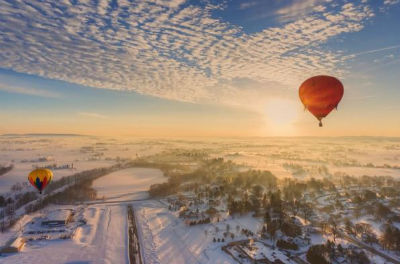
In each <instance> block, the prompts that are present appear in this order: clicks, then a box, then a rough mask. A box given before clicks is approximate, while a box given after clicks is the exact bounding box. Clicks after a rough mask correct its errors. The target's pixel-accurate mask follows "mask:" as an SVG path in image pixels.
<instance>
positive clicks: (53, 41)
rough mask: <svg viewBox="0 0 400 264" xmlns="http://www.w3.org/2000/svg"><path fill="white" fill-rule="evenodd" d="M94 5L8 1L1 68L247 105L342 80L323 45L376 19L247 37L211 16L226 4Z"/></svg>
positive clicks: (321, 19) (306, 23)
mask: <svg viewBox="0 0 400 264" xmlns="http://www.w3.org/2000/svg"><path fill="white" fill-rule="evenodd" d="M308 1H309V0H308ZM308 1H302V2H308ZM312 2H316V1H312ZM318 2H319V1H318ZM92 3H93V2H92V1H83V2H79V3H77V4H75V5H74V4H71V2H70V1H68V0H64V1H57V2H54V1H51V0H42V1H39V0H32V1H29V3H27V2H26V1H22V0H18V1H15V3H14V4H10V3H9V2H5V3H2V8H1V9H0V17H1V18H2V24H1V32H2V34H1V35H0V47H1V50H2V52H1V54H0V67H2V68H8V69H13V70H15V71H18V72H24V73H29V74H36V75H40V76H45V77H47V78H53V79H59V80H65V81H68V82H73V83H78V84H82V85H87V86H92V87H97V88H105V89H117V90H134V91H136V92H139V93H142V94H147V95H152V96H158V97H162V98H169V99H174V100H181V101H189V102H222V103H228V104H241V105H243V104H248V102H249V100H262V99H263V98H262V97H263V96H261V95H266V94H271V93H274V92H275V90H276V89H279V90H285V89H287V88H289V87H292V88H297V86H298V84H299V83H301V81H302V80H304V78H306V77H309V76H310V75H314V74H320V73H324V74H336V75H340V74H342V73H343V70H341V69H342V67H341V65H342V64H343V63H344V61H343V58H342V56H341V54H337V53H333V52H330V51H326V50H323V49H321V48H320V44H322V43H324V42H325V41H327V40H328V39H330V38H332V37H335V36H338V35H339V34H342V33H346V32H354V31H359V30H361V29H362V28H363V25H364V23H365V21H366V20H367V19H368V18H369V17H370V16H371V15H373V13H372V11H371V9H370V8H369V7H368V5H367V4H361V3H359V4H357V5H356V4H344V5H343V6H342V7H341V8H339V9H333V10H330V11H329V10H325V11H323V12H322V10H323V9H322V8H319V12H317V13H316V14H314V13H313V14H310V15H309V16H306V17H303V18H300V19H296V20H295V21H293V22H290V23H287V24H285V25H284V26H281V27H274V28H268V29H265V30H263V31H261V32H258V33H254V34H247V33H245V32H244V31H243V30H242V29H241V28H240V27H238V26H235V25H231V24H229V23H228V22H225V21H222V20H220V19H216V18H213V17H212V16H211V12H212V10H213V9H215V8H219V7H218V6H211V5H206V6H202V7H200V6H193V5H182V3H183V1H174V2H170V1H164V0H146V1H136V2H134V3H131V1H128V0H119V1H118V6H117V7H115V6H112V5H110V4H109V2H107V1H104V0H103V1H100V2H99V3H98V4H97V5H96V6H92ZM303 6H304V8H303V9H306V8H308V6H309V4H307V5H306V4H303ZM290 10H292V9H288V10H287V11H280V12H281V13H282V15H285V14H291V12H292V11H290ZM321 12H322V13H321ZM237 80H242V81H240V82H238V81H237ZM250 84H256V85H254V86H253V85H250Z"/></svg>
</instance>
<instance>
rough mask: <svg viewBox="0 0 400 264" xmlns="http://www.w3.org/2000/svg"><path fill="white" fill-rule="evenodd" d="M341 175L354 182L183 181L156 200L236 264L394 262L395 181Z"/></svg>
mask: <svg viewBox="0 0 400 264" xmlns="http://www.w3.org/2000/svg"><path fill="white" fill-rule="evenodd" d="M254 173H256V172H254ZM258 174H259V175H263V174H262V172H258ZM264 175H265V174H264ZM346 177H347V180H348V181H350V182H351V181H353V183H354V185H352V184H347V185H345V184H343V185H340V182H341V181H342V182H343V177H342V178H341V179H339V178H335V180H332V181H331V180H328V179H323V180H316V179H311V180H308V181H303V182H302V181H296V180H287V181H286V182H283V181H279V183H276V185H275V186H271V187H272V188H266V187H265V186H263V185H257V184H254V185H250V186H249V187H248V188H246V189H245V190H243V189H242V188H234V187H232V185H234V184H233V183H231V184H228V182H230V181H229V180H228V181H227V180H226V179H222V178H220V181H218V180H215V181H214V182H213V183H210V184H199V183H195V182H190V183H187V184H182V185H181V187H180V191H179V192H178V193H177V194H176V195H170V196H167V197H166V198H165V199H162V200H161V201H162V202H163V203H164V204H165V205H166V206H167V207H168V210H169V211H170V212H171V213H172V214H174V215H175V216H176V217H178V218H179V219H181V221H182V222H183V223H184V224H185V225H186V226H188V227H189V228H191V227H198V226H203V227H204V234H205V236H206V237H207V238H208V239H209V240H210V243H211V244H217V245H218V246H219V247H220V248H221V250H222V251H224V252H225V253H226V254H228V255H229V256H231V257H232V258H233V259H234V260H235V261H236V262H237V263H311V264H313V263H318V264H319V263H338V264H339V263H380V262H383V263H385V262H384V261H388V262H389V263H400V262H399V260H400V255H399V254H398V249H399V245H400V244H399V239H398V238H399V236H398V235H399V234H400V231H399V228H400V203H399V201H400V200H399V191H398V190H397V189H395V188H393V187H388V186H393V185H392V184H393V179H391V178H386V179H385V178H381V179H379V180H378V179H374V178H372V177H371V178H370V177H365V178H364V179H353V178H351V177H348V176H345V178H346ZM260 178H263V177H262V176H260ZM266 178H268V179H269V180H271V179H272V178H271V177H270V176H268V177H266ZM334 182H336V185H335V183H334ZM369 184H370V185H369ZM394 184H395V185H398V184H399V182H397V181H396V182H395V183H394Z"/></svg>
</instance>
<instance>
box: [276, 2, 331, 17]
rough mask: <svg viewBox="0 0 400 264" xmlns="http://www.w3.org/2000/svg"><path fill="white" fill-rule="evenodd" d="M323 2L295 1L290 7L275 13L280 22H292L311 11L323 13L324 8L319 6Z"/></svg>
mask: <svg viewBox="0 0 400 264" xmlns="http://www.w3.org/2000/svg"><path fill="white" fill-rule="evenodd" d="M323 2H325V0H297V1H293V2H292V3H291V4H290V5H288V6H285V7H283V8H281V9H278V10H277V11H276V12H275V13H276V15H278V16H279V20H280V21H282V22H287V21H294V20H296V19H298V18H299V17H304V16H305V15H308V14H310V13H312V12H313V11H324V10H325V7H324V6H322V5H319V4H320V3H323Z"/></svg>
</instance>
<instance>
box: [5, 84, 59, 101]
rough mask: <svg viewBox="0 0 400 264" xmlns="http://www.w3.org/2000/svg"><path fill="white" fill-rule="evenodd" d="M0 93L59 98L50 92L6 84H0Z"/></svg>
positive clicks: (56, 94)
mask: <svg viewBox="0 0 400 264" xmlns="http://www.w3.org/2000/svg"><path fill="white" fill-rule="evenodd" d="M0 91H4V92H8V93H17V94H25V95H33V96H39V97H48V98H58V97H61V96H60V94H58V93H55V92H52V91H48V90H42V89H36V88H31V87H22V86H15V85H8V84H3V83H0Z"/></svg>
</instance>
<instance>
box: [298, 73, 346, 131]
mask: <svg viewBox="0 0 400 264" xmlns="http://www.w3.org/2000/svg"><path fill="white" fill-rule="evenodd" d="M343 93H344V89H343V84H342V83H341V82H340V81H339V80H338V79H336V78H335V77H332V76H326V75H319V76H314V77H311V78H309V79H307V80H306V81H305V82H303V83H302V84H301V85H300V88H299V96H300V100H301V102H302V103H303V105H304V108H305V109H307V110H308V111H310V112H311V114H313V115H314V116H315V117H316V118H317V119H318V120H319V126H320V127H322V122H321V120H322V118H324V117H326V116H327V115H328V114H329V113H330V112H331V111H332V110H333V109H334V108H337V106H338V104H339V102H340V100H341V99H342V97H343Z"/></svg>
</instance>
